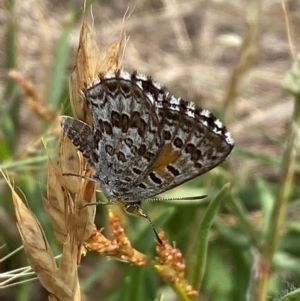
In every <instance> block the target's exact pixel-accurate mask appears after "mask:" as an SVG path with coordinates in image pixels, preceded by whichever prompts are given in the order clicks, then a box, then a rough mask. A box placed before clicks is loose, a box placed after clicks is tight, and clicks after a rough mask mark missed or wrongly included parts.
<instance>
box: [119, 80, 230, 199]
mask: <svg viewBox="0 0 300 301" xmlns="http://www.w3.org/2000/svg"><path fill="white" fill-rule="evenodd" d="M137 77H139V76H137ZM140 80H142V81H143V84H142V86H143V88H144V92H146V94H151V95H152V97H153V99H154V100H155V101H154V106H155V107H156V114H157V115H158V119H159V125H158V130H159V132H160V133H161V137H162V140H163V144H162V147H161V148H160V149H159V153H158V154H157V156H156V158H155V160H154V161H153V163H152V165H151V166H149V167H148V173H147V174H146V176H145V175H143V176H141V177H139V178H138V179H137V181H136V183H135V184H134V186H133V187H130V192H129V191H128V192H127V194H126V195H123V196H122V197H123V199H125V200H127V199H128V200H130V198H131V199H132V198H140V197H142V198H149V197H152V196H155V195H157V194H159V193H161V192H164V191H166V190H169V189H171V188H173V187H176V186H178V185H180V184H182V183H184V182H186V181H188V180H190V179H192V178H194V177H196V176H199V175H202V174H204V173H206V172H207V171H209V170H211V169H212V168H214V167H215V166H217V165H219V164H220V163H222V162H223V161H224V160H225V159H226V157H227V156H228V155H229V153H230V152H231V150H232V148H233V145H234V141H233V139H232V138H231V136H230V133H229V132H228V131H227V130H226V128H225V127H223V126H222V123H221V122H220V121H219V120H217V118H216V117H215V116H214V115H213V114H212V113H210V112H209V111H207V110H202V109H201V108H197V107H195V105H194V103H191V102H190V103H188V102H186V101H184V100H183V99H180V98H175V97H174V96H170V95H169V93H167V92H166V90H165V89H164V88H162V87H161V86H160V85H159V84H157V83H155V82H153V81H152V80H151V79H149V78H148V79H145V77H143V76H140Z"/></svg>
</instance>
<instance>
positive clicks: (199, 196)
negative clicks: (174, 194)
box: [144, 195, 207, 202]
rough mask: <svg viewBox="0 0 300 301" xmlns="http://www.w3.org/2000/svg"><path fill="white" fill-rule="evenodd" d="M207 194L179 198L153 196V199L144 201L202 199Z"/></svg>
mask: <svg viewBox="0 0 300 301" xmlns="http://www.w3.org/2000/svg"><path fill="white" fill-rule="evenodd" d="M206 197H207V195H198V196H191V197H181V198H153V199H145V200H144V201H150V202H160V201H193V200H202V199H204V198H206Z"/></svg>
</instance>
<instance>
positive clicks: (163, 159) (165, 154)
mask: <svg viewBox="0 0 300 301" xmlns="http://www.w3.org/2000/svg"><path fill="white" fill-rule="evenodd" d="M179 157H180V152H176V151H175V152H174V151H172V146H171V145H170V144H166V145H164V146H163V148H162V149H161V151H160V154H159V157H158V158H157V160H156V161H155V163H154V165H153V170H155V172H157V173H158V174H159V175H163V174H164V173H165V171H164V167H165V166H166V165H168V164H170V163H172V162H174V161H175V160H176V159H177V158H179Z"/></svg>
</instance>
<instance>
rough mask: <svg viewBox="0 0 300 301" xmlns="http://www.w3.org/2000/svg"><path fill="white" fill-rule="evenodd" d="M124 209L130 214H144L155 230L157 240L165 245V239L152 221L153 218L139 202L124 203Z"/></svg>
mask: <svg viewBox="0 0 300 301" xmlns="http://www.w3.org/2000/svg"><path fill="white" fill-rule="evenodd" d="M124 209H125V211H126V212H127V213H129V214H132V215H139V216H142V217H144V218H146V219H147V220H148V222H149V224H150V226H151V228H152V230H153V232H154V235H155V237H156V239H157V241H158V242H159V243H160V244H161V245H164V243H163V241H162V240H161V239H160V237H159V235H158V233H157V231H156V230H155V227H154V225H153V223H152V220H151V219H150V217H149V215H148V214H147V213H146V211H145V210H144V209H143V208H142V207H141V206H140V205H139V204H134V203H133V204H130V203H129V204H127V205H124Z"/></svg>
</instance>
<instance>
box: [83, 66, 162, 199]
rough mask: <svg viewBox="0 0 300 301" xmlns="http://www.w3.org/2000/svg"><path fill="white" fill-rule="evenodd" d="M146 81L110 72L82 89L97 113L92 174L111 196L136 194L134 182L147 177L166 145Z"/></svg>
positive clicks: (92, 110)
mask: <svg viewBox="0 0 300 301" xmlns="http://www.w3.org/2000/svg"><path fill="white" fill-rule="evenodd" d="M145 82H146V81H145ZM145 82H142V81H141V80H139V79H137V78H136V75H135V73H134V74H132V75H130V74H129V73H127V72H124V71H117V72H109V73H106V74H104V75H99V78H97V79H96V80H95V81H94V82H93V83H92V84H91V85H90V86H88V87H86V89H85V90H84V91H83V93H84V101H85V102H86V105H87V107H88V109H89V110H90V112H91V114H92V116H93V126H92V133H93V137H94V145H95V148H94V150H93V154H92V157H93V160H92V161H93V162H92V167H93V169H94V171H95V174H94V178H95V179H96V180H97V181H99V182H100V185H101V189H102V190H103V192H104V194H105V195H106V196H107V197H117V198H120V199H122V197H121V196H123V195H128V199H130V200H133V199H132V197H130V195H131V194H132V187H133V186H135V185H137V181H139V180H138V179H140V178H145V177H146V175H147V173H148V169H149V166H152V165H153V163H154V161H155V160H156V157H157V154H158V153H159V150H160V149H161V147H162V143H163V141H162V139H161V135H160V132H159V130H158V126H159V123H160V121H159V117H158V115H157V112H156V107H155V105H154V99H153V97H152V96H151V95H150V94H149V95H148V94H147V93H146V92H145V89H144V88H143V86H142V84H143V83H145ZM140 199H141V198H140V197H139V200H140ZM124 201H125V200H124Z"/></svg>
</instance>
